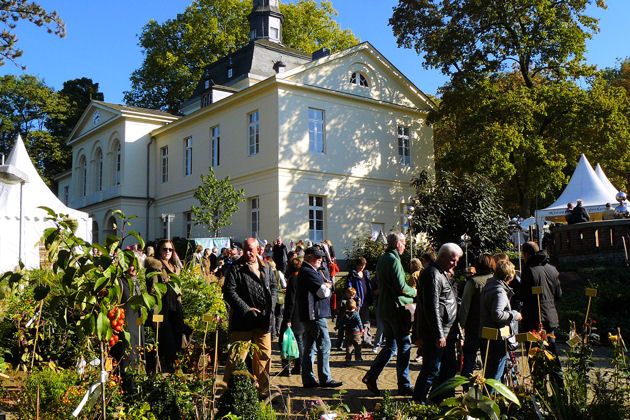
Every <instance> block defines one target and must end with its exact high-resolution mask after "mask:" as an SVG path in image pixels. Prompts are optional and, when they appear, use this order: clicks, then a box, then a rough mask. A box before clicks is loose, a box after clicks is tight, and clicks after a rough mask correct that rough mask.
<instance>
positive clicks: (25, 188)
mask: <svg viewBox="0 0 630 420" xmlns="http://www.w3.org/2000/svg"><path fill="white" fill-rule="evenodd" d="M2 169H3V172H4V173H6V174H11V175H13V176H19V177H20V178H22V179H24V180H25V181H26V182H24V183H23V184H21V183H19V182H17V183H15V181H16V180H15V179H13V180H11V179H10V178H11V175H9V176H8V177H4V178H3V180H0V227H1V228H0V230H1V231H2V235H1V236H0V273H3V272H5V271H10V270H13V269H15V267H16V266H17V265H18V262H19V255H20V239H21V251H22V252H21V253H22V262H23V263H24V265H25V266H26V267H27V268H38V267H39V247H38V244H39V240H40V238H41V237H42V234H43V233H44V230H45V229H47V228H49V227H53V224H52V223H51V222H49V221H46V220H44V219H45V217H46V216H47V215H48V213H47V212H46V211H45V210H42V209H40V208H39V206H46V207H49V208H51V209H53V210H54V211H55V212H57V213H63V214H67V215H69V216H70V217H72V218H75V219H77V221H78V222H79V228H78V230H77V236H79V237H80V238H82V239H84V240H86V241H91V240H92V219H91V218H90V217H89V216H88V214H87V213H84V212H82V211H78V210H74V209H71V208H69V207H66V206H65V205H64V204H63V203H62V202H61V201H60V200H59V199H58V198H57V196H56V195H55V194H53V192H52V191H51V190H50V189H49V188H48V186H47V185H46V183H45V182H44V181H43V180H42V179H41V177H40V176H39V174H38V173H37V170H36V169H35V166H34V165H33V163H32V162H31V159H30V157H29V156H28V152H27V151H26V147H25V146H24V142H23V141H22V138H21V137H20V136H18V138H17V140H16V141H15V145H14V146H13V149H12V150H11V153H10V154H9V158H8V159H7V161H6V162H5V165H4V166H3V167H2ZM7 181H9V182H12V183H10V184H9V183H6V182H7ZM20 205H21V206H22V227H21V230H20Z"/></svg>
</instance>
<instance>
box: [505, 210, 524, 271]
mask: <svg viewBox="0 0 630 420" xmlns="http://www.w3.org/2000/svg"><path fill="white" fill-rule="evenodd" d="M522 220H523V219H521V218H520V217H514V218H512V219H510V221H509V222H508V228H509V229H510V232H512V233H516V243H517V247H518V272H519V273H520V272H521V221H522Z"/></svg>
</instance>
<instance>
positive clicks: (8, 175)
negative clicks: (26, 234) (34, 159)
mask: <svg viewBox="0 0 630 420" xmlns="http://www.w3.org/2000/svg"><path fill="white" fill-rule="evenodd" d="M0 181H2V182H4V183H5V184H9V185H15V184H18V183H19V184H20V234H19V239H18V243H19V245H18V246H19V248H18V261H20V262H21V261H22V207H23V200H22V195H23V189H24V184H25V183H27V182H28V175H27V174H26V173H25V172H24V171H22V170H20V169H19V168H17V167H16V166H15V165H11V164H9V165H5V164H4V155H2V165H0Z"/></svg>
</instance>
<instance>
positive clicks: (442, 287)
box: [413, 243, 463, 404]
mask: <svg viewBox="0 0 630 420" xmlns="http://www.w3.org/2000/svg"><path fill="white" fill-rule="evenodd" d="M462 254H463V252H462V249H461V248H460V247H459V246H458V245H457V244H454V243H446V244H444V245H442V247H441V248H440V251H439V252H438V256H437V258H436V260H435V262H433V263H431V264H430V265H429V266H428V267H427V268H425V269H424V270H422V274H421V275H420V280H419V285H420V287H421V292H420V293H418V299H417V300H416V302H417V304H418V308H417V312H416V317H419V318H420V319H419V322H418V323H417V326H418V329H419V331H417V333H418V336H419V337H422V341H423V347H422V360H423V362H422V369H421V370H420V375H418V379H417V381H416V386H415V389H414V394H413V399H414V400H415V401H417V402H419V403H422V404H424V403H425V402H426V399H427V395H428V393H429V390H430V389H431V385H434V386H437V385H439V384H441V383H443V382H445V381H446V380H448V379H450V378H452V377H453V376H455V374H456V373H457V364H456V354H455V344H456V340H457V334H458V331H459V329H458V328H457V325H456V322H457V321H456V318H457V288H456V286H455V282H454V280H453V279H452V277H453V276H452V273H453V270H454V269H455V267H456V266H457V262H458V261H459V258H460V257H461V256H462Z"/></svg>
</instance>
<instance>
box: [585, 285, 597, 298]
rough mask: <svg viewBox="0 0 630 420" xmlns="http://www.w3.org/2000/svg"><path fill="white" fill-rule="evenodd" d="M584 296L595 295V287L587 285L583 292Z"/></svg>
mask: <svg viewBox="0 0 630 420" xmlns="http://www.w3.org/2000/svg"><path fill="white" fill-rule="evenodd" d="M584 294H585V295H586V296H588V297H595V296H597V289H591V288H589V287H587V288H586V292H585V293H584Z"/></svg>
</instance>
